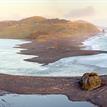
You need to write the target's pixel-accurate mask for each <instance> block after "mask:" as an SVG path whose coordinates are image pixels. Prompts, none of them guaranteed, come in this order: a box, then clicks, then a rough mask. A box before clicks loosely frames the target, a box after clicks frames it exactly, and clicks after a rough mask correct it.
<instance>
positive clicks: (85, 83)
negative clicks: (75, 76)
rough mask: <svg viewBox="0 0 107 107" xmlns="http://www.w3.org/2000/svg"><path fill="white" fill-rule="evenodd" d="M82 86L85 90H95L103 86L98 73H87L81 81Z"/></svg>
mask: <svg viewBox="0 0 107 107" xmlns="http://www.w3.org/2000/svg"><path fill="white" fill-rule="evenodd" d="M80 85H81V87H82V89H84V90H93V89H96V88H98V87H100V86H101V78H100V77H99V76H98V74H97V73H93V72H92V73H85V74H84V75H83V76H82V78H81V80H80Z"/></svg>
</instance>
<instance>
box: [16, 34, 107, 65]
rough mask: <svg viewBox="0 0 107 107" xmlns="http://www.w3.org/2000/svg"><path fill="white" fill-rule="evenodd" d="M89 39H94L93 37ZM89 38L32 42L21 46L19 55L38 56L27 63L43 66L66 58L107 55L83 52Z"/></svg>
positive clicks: (95, 51) (94, 51)
mask: <svg viewBox="0 0 107 107" xmlns="http://www.w3.org/2000/svg"><path fill="white" fill-rule="evenodd" d="M89 37H92V35H91V36H89ZM89 37H88V36H86V37H83V38H81V39H77V38H75V39H71V40H70V39H65V40H54V41H52V40H50V41H47V42H38V41H37V40H30V41H31V42H30V43H24V44H21V45H19V46H17V48H21V49H22V50H21V51H20V52H19V54H25V55H34V56H38V57H32V58H30V59H24V60H25V61H30V62H37V63H41V64H43V65H47V64H49V63H53V62H56V61H58V60H60V59H62V58H66V57H72V56H82V55H95V54H100V53H107V51H100V50H81V48H82V47H81V46H82V42H83V41H84V40H86V39H88V38H89Z"/></svg>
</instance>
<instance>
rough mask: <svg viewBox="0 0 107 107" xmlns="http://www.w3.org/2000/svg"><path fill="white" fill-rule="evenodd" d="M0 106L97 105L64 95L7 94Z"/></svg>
mask: <svg viewBox="0 0 107 107" xmlns="http://www.w3.org/2000/svg"><path fill="white" fill-rule="evenodd" d="M0 107H96V106H94V105H93V104H91V103H88V102H72V101H69V100H68V98H67V97H66V96H64V95H45V96H44V95H14V94H10V95H5V96H1V97H0Z"/></svg>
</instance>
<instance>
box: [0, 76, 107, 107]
mask: <svg viewBox="0 0 107 107" xmlns="http://www.w3.org/2000/svg"><path fill="white" fill-rule="evenodd" d="M101 79H102V81H103V84H102V86H101V87H100V88H97V89H95V90H93V91H84V90H82V89H81V88H80V86H79V83H78V82H79V81H80V77H32V76H18V75H8V74H0V90H3V91H8V92H10V93H16V94H41V95H46V94H62V95H66V96H67V97H68V99H69V100H72V101H89V102H91V103H93V104H95V105H98V106H99V107H107V101H106V99H107V76H106V75H103V76H101ZM75 93H76V95H75Z"/></svg>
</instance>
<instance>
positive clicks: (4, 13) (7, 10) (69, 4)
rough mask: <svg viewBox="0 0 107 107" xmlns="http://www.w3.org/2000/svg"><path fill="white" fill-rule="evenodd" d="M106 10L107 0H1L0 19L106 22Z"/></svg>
mask: <svg viewBox="0 0 107 107" xmlns="http://www.w3.org/2000/svg"><path fill="white" fill-rule="evenodd" d="M106 11H107V0H0V20H13V19H15V20H17V19H21V18H25V17H30V16H43V17H47V18H66V19H70V20H76V19H79V20H87V21H90V22H94V23H96V24H101V23H104V24H106V23H107V12H106ZM106 25H107V24H106Z"/></svg>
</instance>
